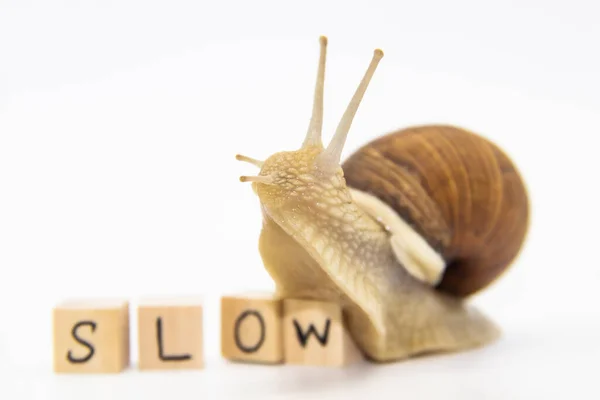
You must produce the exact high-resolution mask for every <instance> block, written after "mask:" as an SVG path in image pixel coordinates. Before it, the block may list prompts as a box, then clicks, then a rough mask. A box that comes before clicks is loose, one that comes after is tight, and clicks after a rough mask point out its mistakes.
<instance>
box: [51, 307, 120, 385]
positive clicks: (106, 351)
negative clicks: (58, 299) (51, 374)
mask: <svg viewBox="0 0 600 400" xmlns="http://www.w3.org/2000/svg"><path fill="white" fill-rule="evenodd" d="M52 319H53V322H52V323H53V327H52V329H53V342H54V343H53V346H54V348H53V356H54V362H53V368H54V371H55V372H56V373H118V372H121V371H123V370H124V369H125V368H127V367H128V366H129V360H130V358H129V357H130V339H129V302H128V301H126V300H113V299H81V300H79V299H73V300H69V301H66V302H64V303H61V304H58V305H57V306H56V307H55V308H54V309H53V315H52Z"/></svg>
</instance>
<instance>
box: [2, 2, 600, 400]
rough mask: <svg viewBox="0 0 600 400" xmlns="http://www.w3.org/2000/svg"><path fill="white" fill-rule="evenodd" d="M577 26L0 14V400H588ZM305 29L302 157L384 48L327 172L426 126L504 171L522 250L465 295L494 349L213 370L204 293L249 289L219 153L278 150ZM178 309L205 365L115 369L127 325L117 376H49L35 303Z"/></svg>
mask: <svg viewBox="0 0 600 400" xmlns="http://www.w3.org/2000/svg"><path fill="white" fill-rule="evenodd" d="M599 13H600V8H598V5H597V2H594V1H592V0H590V1H587V2H586V1H581V0H580V1H574V0H572V1H568V2H566V1H564V2H559V1H533V0H527V1H518V2H517V1H502V2H482V1H474V0H473V1H466V0H454V1H452V2H448V1H404V2H399V1H396V2H392V1H390V2H387V3H385V2H375V1H369V2H364V3H362V4H360V3H355V2H348V1H344V2H341V1H340V2H327V3H326V2H320V1H317V2H313V1H306V0H305V1H302V2H296V3H294V4H291V3H289V4H288V3H287V2H274V1H273V2H265V1H258V0H253V1H227V2H225V1H223V2H218V4H217V2H204V3H203V2H200V1H187V2H184V1H179V2H163V3H158V2H152V1H103V2H91V1H85V2H74V1H73V2H58V1H54V2H41V1H39V2H8V1H3V2H1V3H0V271H1V272H2V274H1V275H0V315H1V319H0V398H7V399H9V398H10V399H33V398H37V399H46V398H47V399H71V398H73V399H75V398H98V399H100V398H102V399H106V398H117V399H120V398H122V399H131V398H136V397H137V396H140V398H142V397H143V398H146V399H150V398H157V399H158V398H166V397H168V396H173V397H172V398H195V399H196V398H236V399H237V398H261V399H264V398H269V397H270V396H279V397H280V398H298V399H305V398H311V396H317V394H319V395H320V396H319V398H321V399H323V398H338V397H336V396H339V398H346V399H347V398H364V397H365V396H373V395H375V396H378V397H379V398H386V397H388V398H395V399H397V398H410V399H414V398H419V399H425V398H461V399H468V398H473V399H517V398H519V399H520V398H524V399H525V398H526V399H531V398H564V397H565V396H567V395H573V397H574V398H578V399H586V398H598V396H600V390H599V389H598V385H597V383H596V381H597V376H598V375H597V374H598V359H600V346H599V345H598V341H599V337H600V325H599V323H598V320H599V318H600V312H599V311H598V305H599V304H600V301H599V300H600V296H599V295H598V284H599V283H600V265H599V262H598V258H597V247H598V244H597V243H598V237H599V234H598V224H599V223H600V211H599V207H598V204H599V200H600V196H599V195H598V192H597V190H596V188H597V183H598V178H597V174H598V171H600V168H599V167H600V157H599V156H598V147H597V139H598V137H599V136H600V122H599V121H598V117H599V113H598V111H599V110H600V96H599V95H598V93H600V56H599V51H598V49H599V41H600V25H599V24H598V23H597V19H598V15H599ZM321 34H324V35H327V36H328V37H329V53H328V65H327V78H326V89H325V133H324V137H325V139H326V140H327V139H328V138H329V137H331V134H332V133H333V131H334V130H335V126H336V124H337V122H338V119H339V117H340V116H341V113H342V112H343V110H344V108H345V107H346V104H347V103H348V100H349V99H350V97H351V95H352V93H353V92H354V90H355V88H356V85H357V84H358V81H359V79H360V77H361V76H362V74H363V72H364V69H365V68H366V66H367V64H368V62H369V60H370V57H371V55H372V51H373V49H374V48H375V47H380V48H382V49H383V50H384V52H385V57H384V58H383V60H382V62H381V63H380V66H379V68H378V70H377V73H376V75H375V77H374V79H373V80H372V82H371V86H370V87H369V89H368V91H367V94H366V95H365V98H364V101H363V104H362V105H361V107H360V109H359V111H358V113H357V116H356V118H355V122H354V124H353V127H352V130H351V132H350V137H349V140H348V143H347V146H346V148H345V151H344V156H347V155H348V154H350V153H351V152H352V151H353V150H355V149H356V148H357V147H358V146H360V145H362V144H363V143H365V142H366V141H368V140H371V139H373V138H375V137H377V136H378V135H380V134H382V133H386V132H388V131H391V130H393V129H397V128H402V127H406V126H410V125H415V124H422V123H437V122H440V123H451V124H455V125H460V126H463V127H466V128H469V129H472V130H475V131H477V132H480V133H481V134H483V135H485V136H486V137H488V138H490V139H492V140H493V141H495V142H496V143H498V144H499V145H500V146H502V147H503V148H504V149H505V150H506V151H507V152H508V153H509V154H510V155H511V157H512V158H513V160H514V161H515V162H516V163H517V165H518V166H519V168H520V169H521V171H522V173H523V176H524V178H525V180H526V182H527V184H528V187H529V190H530V196H531V202H532V225H531V231H530V235H529V237H528V242H527V244H526V247H525V250H524V251H523V253H522V255H521V257H520V258H519V259H518V261H517V262H516V263H515V264H514V265H513V267H512V268H511V270H510V271H509V272H508V273H507V274H506V275H504V276H503V278H502V279H501V280H500V281H498V282H497V283H496V284H495V285H493V286H492V287H490V288H489V289H488V290H486V291H484V292H483V293H481V294H480V295H479V296H476V297H475V298H473V302H474V303H475V304H477V305H478V306H479V307H480V308H481V309H482V310H483V311H484V312H486V313H487V314H488V315H489V316H490V317H491V318H493V319H494V320H495V321H497V322H498V324H500V325H501V326H502V328H503V330H504V335H503V338H502V339H501V340H500V341H499V342H497V343H496V344H494V345H492V346H489V347H487V348H485V349H482V350H478V351H473V352H467V353H461V354H455V355H447V356H436V357H428V358H426V359H416V360H411V361H408V362H402V363H396V364H392V365H386V366H373V365H364V366H360V367H359V368H358V369H357V368H350V369H344V370H330V369H325V370H324V369H319V368H308V367H307V368H292V367H287V366H286V367H260V366H247V365H232V364H229V363H227V362H225V361H224V360H222V359H221V358H220V355H219V315H218V311H219V310H218V305H219V296H221V295H222V294H225V293H230V292H237V291H240V290H248V289H250V290H255V289H267V290H271V289H272V283H271V281H270V279H269V277H268V275H267V274H266V272H265V271H264V270H263V268H262V265H261V262H260V258H259V255H258V251H257V239H258V234H259V230H260V224H261V219H260V213H259V208H258V200H257V198H256V197H255V196H254V194H253V193H252V190H251V188H250V186H249V185H247V184H242V183H240V182H239V181H238V177H239V175H242V174H248V173H252V172H254V169H253V167H252V166H249V165H247V164H241V163H239V162H237V161H236V160H235V159H234V155H235V154H236V153H238V152H241V153H244V154H247V155H250V156H253V157H257V158H263V159H264V158H266V157H267V156H268V155H270V154H272V153H273V152H276V151H280V150H289V149H294V148H297V147H298V146H299V145H300V144H301V141H302V139H303V136H304V133H305V131H306V127H307V126H308V120H309V117H310V112H311V108H312V105H311V101H312V94H313V85H314V79H315V73H316V63H317V59H318V36H319V35H321ZM190 294H192V295H202V296H203V297H204V298H205V352H206V369H205V370H203V371H199V372H198V371H193V372H183V373H174V372H158V373H140V372H139V371H137V370H136V369H135V362H136V360H137V349H136V347H135V346H136V345H137V341H136V336H135V335H136V334H137V331H136V329H135V323H136V318H135V312H133V313H132V317H131V323H132V328H133V329H132V345H133V351H132V362H133V363H134V367H133V368H132V369H130V370H128V371H127V372H125V373H123V374H120V375H116V376H99V377H96V376H92V377H89V376H78V375H76V376H60V377H59V376H56V375H54V374H53V373H52V370H51V365H52V364H51V361H52V341H51V319H50V317H51V310H52V307H53V306H54V305H55V304H56V302H58V301H60V300H62V299H67V298H73V297H75V298H77V297H84V298H87V297H98V296H99V297H105V296H123V297H126V298H129V299H131V301H132V303H133V305H134V306H135V302H136V300H137V299H138V298H140V296H145V295H152V296H154V295H175V296H179V295H190ZM2 372H3V373H2ZM111 385H114V386H111ZM327 396H330V397H327ZM168 398H171V397H168Z"/></svg>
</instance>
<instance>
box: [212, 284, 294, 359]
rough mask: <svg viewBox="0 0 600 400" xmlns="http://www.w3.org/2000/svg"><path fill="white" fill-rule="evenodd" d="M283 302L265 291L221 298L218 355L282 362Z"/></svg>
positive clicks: (227, 357) (230, 357) (229, 357)
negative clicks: (219, 352)
mask: <svg viewBox="0 0 600 400" xmlns="http://www.w3.org/2000/svg"><path fill="white" fill-rule="evenodd" d="M282 317H283V310H282V301H281V300H280V299H278V298H277V297H276V296H275V295H272V294H268V293H247V294H245V295H236V296H224V297H222V298H221V354H222V356H223V357H224V358H226V359H229V360H232V361H240V362H253V363H264V364H279V363H282V362H283V332H282V329H281V322H282Z"/></svg>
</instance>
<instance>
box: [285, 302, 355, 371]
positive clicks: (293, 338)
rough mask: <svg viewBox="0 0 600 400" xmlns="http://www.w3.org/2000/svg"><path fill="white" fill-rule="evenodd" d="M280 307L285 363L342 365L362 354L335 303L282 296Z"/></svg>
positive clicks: (349, 362)
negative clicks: (281, 308)
mask: <svg viewBox="0 0 600 400" xmlns="http://www.w3.org/2000/svg"><path fill="white" fill-rule="evenodd" d="M283 310H284V317H283V338H284V353H285V362H286V363H287V364H296V365H315V366H331V367H342V366H345V365H348V364H351V363H354V362H357V361H359V360H361V359H362V358H363V357H362V354H361V353H360V351H359V350H358V348H357V347H356V345H355V344H354V341H353V340H352V338H351V337H350V335H349V333H348V331H347V330H346V329H345V327H344V323H343V319H342V310H341V307H340V306H339V305H338V304H335V303H329V302H323V301H314V300H301V299H285V300H284V301H283Z"/></svg>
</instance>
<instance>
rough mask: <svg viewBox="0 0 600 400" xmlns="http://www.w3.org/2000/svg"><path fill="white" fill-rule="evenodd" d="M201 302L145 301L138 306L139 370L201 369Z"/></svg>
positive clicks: (192, 300)
mask: <svg viewBox="0 0 600 400" xmlns="http://www.w3.org/2000/svg"><path fill="white" fill-rule="evenodd" d="M203 340H204V336H203V313H202V301H201V300H200V299H193V298H173V299H142V300H141V301H140V302H139V304H138V357H139V358H138V368H139V369H140V370H165V369H202V368H204V352H203Z"/></svg>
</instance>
